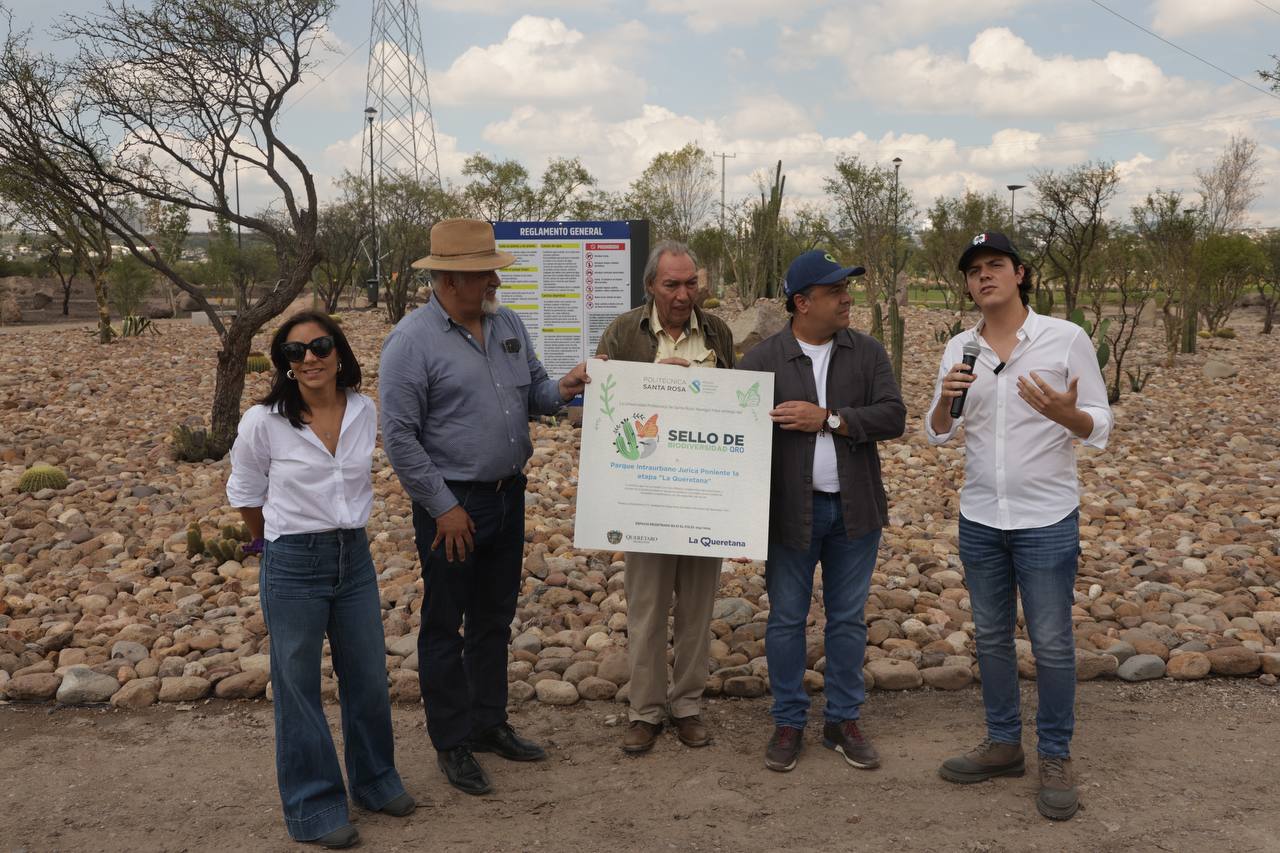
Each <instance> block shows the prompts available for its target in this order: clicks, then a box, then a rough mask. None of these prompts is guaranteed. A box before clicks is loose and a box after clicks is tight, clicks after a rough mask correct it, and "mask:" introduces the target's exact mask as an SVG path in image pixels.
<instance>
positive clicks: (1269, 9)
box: [1253, 0, 1280, 15]
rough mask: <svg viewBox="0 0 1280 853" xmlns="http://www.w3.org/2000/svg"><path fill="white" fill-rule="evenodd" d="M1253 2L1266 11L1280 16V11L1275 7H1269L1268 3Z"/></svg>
mask: <svg viewBox="0 0 1280 853" xmlns="http://www.w3.org/2000/svg"><path fill="white" fill-rule="evenodd" d="M1253 2H1254V3H1257V4H1258V5H1259V6H1261V7H1262V8H1264V9H1266V10H1267V11H1268V12H1271V13H1273V14H1276V15H1280V9H1277V8H1276V7H1275V6H1268V5H1267V4H1266V3H1263V2H1262V0H1253Z"/></svg>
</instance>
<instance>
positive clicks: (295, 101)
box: [280, 39, 369, 116]
mask: <svg viewBox="0 0 1280 853" xmlns="http://www.w3.org/2000/svg"><path fill="white" fill-rule="evenodd" d="M368 43H369V39H365V40H364V41H362V42H360V43H359V44H358V45H356V46H355V47H353V48H351V50H349V51H347V55H346V56H344V57H342V59H341V60H339V62H338V64H337V65H335V66H333V67H332V68H330V69H329V71H328V72H327V73H326V74H325V75H324V76H323V77H321V78H320V79H319V80H317V81H316V82H314V83H312V84H311V85H310V86H308V87H307V88H306V89H305V90H304V91H303V92H302V94H300V95H298V97H296V98H294V99H293V101H292V102H291V103H290V104H289V105H288V106H286V107H285V108H284V109H282V110H281V111H280V115H282V116H283V115H284V114H285V113H287V112H289V110H291V109H293V108H294V107H296V106H297V105H298V102H299V101H301V100H302V99H303V98H305V97H306V96H307V95H310V94H311V93H312V92H314V91H315V90H316V89H318V88H319V87H320V84H322V83H324V81H325V80H328V79H329V78H330V77H332V76H333V73H334V72H335V71H337V70H338V69H339V68H341V67H342V66H343V65H345V64H346V62H347V60H348V59H350V58H351V57H353V56H355V55H356V51H358V50H360V49H362V48H363V47H364V46H365V45H367V44H368Z"/></svg>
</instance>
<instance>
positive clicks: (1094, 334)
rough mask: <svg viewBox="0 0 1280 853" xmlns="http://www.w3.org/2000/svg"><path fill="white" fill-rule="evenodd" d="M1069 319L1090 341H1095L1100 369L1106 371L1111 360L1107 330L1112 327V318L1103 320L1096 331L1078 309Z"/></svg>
mask: <svg viewBox="0 0 1280 853" xmlns="http://www.w3.org/2000/svg"><path fill="white" fill-rule="evenodd" d="M1067 319H1068V320H1070V321H1071V322H1073V323H1075V324H1076V325H1077V326H1079V327H1080V328H1082V329H1084V333H1085V334H1086V335H1088V336H1089V340H1091V341H1093V345H1094V348H1095V350H1096V352H1097V355H1098V369H1099V370H1105V369H1106V367H1107V362H1108V361H1110V360H1111V344H1110V343H1109V342H1108V341H1107V329H1109V328H1110V327H1111V320H1110V318H1108V319H1106V320H1103V321H1102V322H1101V323H1099V324H1098V328H1096V329H1095V328H1094V327H1093V323H1091V322H1090V321H1089V320H1087V319H1086V318H1085V316H1084V311H1083V310H1082V309H1080V308H1077V309H1076V310H1074V311H1072V312H1071V315H1070V316H1069V317H1068V318H1067Z"/></svg>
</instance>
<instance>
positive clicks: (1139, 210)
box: [1130, 189, 1201, 365]
mask: <svg viewBox="0 0 1280 853" xmlns="http://www.w3.org/2000/svg"><path fill="white" fill-rule="evenodd" d="M1130 215H1131V217H1132V220H1133V227H1134V231H1135V232H1136V233H1137V235H1138V237H1139V239H1141V240H1142V243H1143V245H1144V246H1145V247H1146V250H1147V252H1148V253H1149V257H1150V262H1151V270H1152V272H1153V274H1154V275H1155V280H1156V282H1157V287H1158V292H1157V295H1158V298H1159V301H1160V315H1161V321H1162V322H1163V323H1164V336H1165V350H1166V353H1167V356H1168V359H1167V361H1168V364H1169V365H1172V364H1173V357H1174V355H1175V354H1176V353H1177V352H1178V351H1179V350H1181V351H1182V352H1195V351H1196V314H1197V311H1198V310H1199V309H1198V305H1197V302H1196V297H1197V293H1198V290H1197V287H1196V268H1195V259H1196V245H1197V243H1198V242H1199V235H1200V228H1201V219H1200V213H1199V211H1198V210H1196V209H1195V208H1188V207H1187V206H1186V205H1184V204H1183V200H1182V194H1181V193H1179V192H1176V191H1166V190H1159V189H1158V190H1156V191H1155V192H1153V193H1151V194H1149V195H1148V196H1147V197H1146V200H1145V201H1144V202H1143V203H1142V204H1140V205H1135V206H1134V207H1133V208H1132V209H1131V211H1130Z"/></svg>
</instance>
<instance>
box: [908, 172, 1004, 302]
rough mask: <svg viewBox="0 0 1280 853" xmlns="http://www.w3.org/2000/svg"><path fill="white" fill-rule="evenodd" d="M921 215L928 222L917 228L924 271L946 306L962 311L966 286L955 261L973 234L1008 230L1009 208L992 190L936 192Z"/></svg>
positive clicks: (965, 296)
mask: <svg viewBox="0 0 1280 853" xmlns="http://www.w3.org/2000/svg"><path fill="white" fill-rule="evenodd" d="M924 217H925V219H927V220H928V222H929V226H928V227H927V228H924V229H922V230H921V231H920V256H921V260H922V261H923V263H924V266H925V269H926V271H927V275H928V277H929V279H930V280H931V281H932V282H933V283H935V284H937V285H938V286H939V287H940V288H941V289H942V298H943V302H944V304H945V306H946V308H947V310H948V311H962V310H964V307H965V306H966V305H967V304H968V298H969V289H968V286H967V285H966V283H965V278H964V276H963V275H962V274H961V273H960V271H959V270H958V269H957V268H956V264H957V263H958V262H959V261H960V256H961V255H962V254H964V250H965V249H966V248H968V246H969V244H970V242H971V241H972V240H973V236H974V235H975V234H980V233H982V232H983V231H1001V232H1003V233H1006V234H1007V233H1008V232H1009V231H1011V230H1012V229H1011V228H1010V227H1009V208H1008V207H1007V206H1006V205H1005V204H1004V203H1003V202H1002V201H1001V200H1000V199H999V198H998V197H997V196H996V195H995V194H993V193H988V194H986V195H981V194H979V193H974V192H965V193H964V194H963V195H960V196H950V197H948V196H938V197H937V198H936V199H934V202H933V206H932V207H930V208H929V209H928V210H927V211H926V212H925V214H924ZM1019 248H1021V247H1019Z"/></svg>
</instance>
